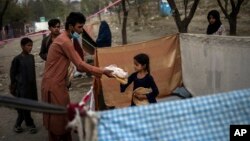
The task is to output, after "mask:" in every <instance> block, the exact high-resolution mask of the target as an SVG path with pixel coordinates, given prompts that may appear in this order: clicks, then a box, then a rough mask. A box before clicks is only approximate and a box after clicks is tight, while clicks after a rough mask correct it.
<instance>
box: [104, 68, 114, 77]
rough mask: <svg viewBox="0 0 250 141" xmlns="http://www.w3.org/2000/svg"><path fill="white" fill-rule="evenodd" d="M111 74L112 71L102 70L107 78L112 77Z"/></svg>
mask: <svg viewBox="0 0 250 141" xmlns="http://www.w3.org/2000/svg"><path fill="white" fill-rule="evenodd" d="M112 72H113V71H112V70H108V69H104V72H103V74H105V75H106V76H107V77H114V76H113V75H112Z"/></svg>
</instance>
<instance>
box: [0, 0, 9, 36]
mask: <svg viewBox="0 0 250 141" xmlns="http://www.w3.org/2000/svg"><path fill="white" fill-rule="evenodd" d="M9 3H10V0H6V1H5V3H4V6H3V9H2V11H0V31H2V28H3V16H4V14H5V12H6V10H7V8H8V5H9ZM1 33H2V32H0V34H1Z"/></svg>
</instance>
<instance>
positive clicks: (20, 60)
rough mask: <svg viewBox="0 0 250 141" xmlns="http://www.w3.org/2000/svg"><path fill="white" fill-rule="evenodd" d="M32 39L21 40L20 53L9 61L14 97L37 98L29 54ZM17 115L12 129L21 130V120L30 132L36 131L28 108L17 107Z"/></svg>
mask: <svg viewBox="0 0 250 141" xmlns="http://www.w3.org/2000/svg"><path fill="white" fill-rule="evenodd" d="M32 46H33V41H32V40H31V39H30V38H23V39H22V40H21V47H22V53H21V54H19V55H17V56H16V57H15V58H14V59H13V60H12V63H11V68H10V80H11V83H10V93H11V94H12V95H14V96H15V97H21V98H27V99H32V100H37V86H36V73H35V60H34V56H33V55H32V54H30V52H31V50H32ZM17 113H18V117H17V120H16V124H15V127H14V131H15V132H17V133H20V132H22V131H23V128H22V127H21V124H22V122H23V120H24V121H25V123H26V126H27V127H28V129H29V132H30V133H31V134H33V133H36V132H37V130H36V126H35V124H34V121H33V119H32V117H31V113H30V111H28V110H22V109H17Z"/></svg>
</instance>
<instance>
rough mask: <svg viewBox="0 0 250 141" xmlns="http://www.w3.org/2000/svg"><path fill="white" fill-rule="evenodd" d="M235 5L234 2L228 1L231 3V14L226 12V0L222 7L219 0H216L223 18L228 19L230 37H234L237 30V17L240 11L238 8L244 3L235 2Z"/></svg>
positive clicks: (233, 0) (239, 0) (241, 1)
mask: <svg viewBox="0 0 250 141" xmlns="http://www.w3.org/2000/svg"><path fill="white" fill-rule="evenodd" d="M236 1H237V3H235V0H230V3H231V10H232V11H231V13H229V11H228V0H224V4H225V5H224V7H223V5H222V2H221V0H217V2H218V4H219V6H220V8H221V10H222V12H223V13H224V15H225V17H226V18H227V19H228V22H229V26H230V31H229V34H230V35H236V29H237V15H238V14H239V11H240V6H241V4H242V3H243V2H244V0H236Z"/></svg>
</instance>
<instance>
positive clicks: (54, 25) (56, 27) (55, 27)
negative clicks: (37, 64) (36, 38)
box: [39, 19, 61, 61]
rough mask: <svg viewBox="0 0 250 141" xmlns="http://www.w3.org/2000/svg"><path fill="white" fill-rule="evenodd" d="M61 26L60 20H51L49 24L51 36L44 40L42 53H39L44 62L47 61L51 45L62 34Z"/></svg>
mask: <svg viewBox="0 0 250 141" xmlns="http://www.w3.org/2000/svg"><path fill="white" fill-rule="evenodd" d="M60 24H61V22H60V20H59V19H51V20H49V22H48V25H49V30H50V34H49V35H48V36H47V37H45V38H43V40H42V45H41V49H40V53H39V55H40V57H41V58H42V59H43V60H44V61H46V60H47V55H48V51H49V47H50V45H51V43H52V42H53V41H54V39H55V38H56V37H57V36H58V35H59V34H60Z"/></svg>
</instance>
